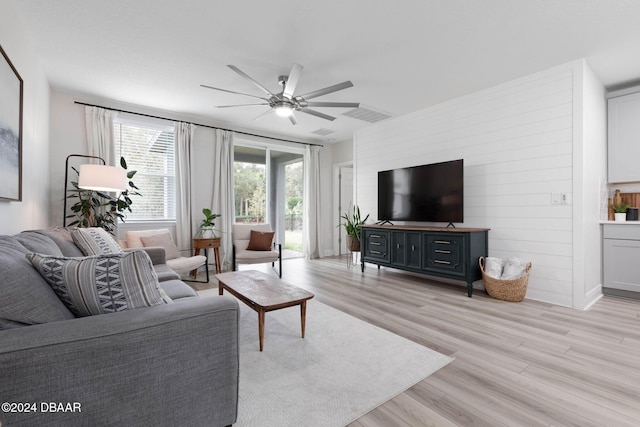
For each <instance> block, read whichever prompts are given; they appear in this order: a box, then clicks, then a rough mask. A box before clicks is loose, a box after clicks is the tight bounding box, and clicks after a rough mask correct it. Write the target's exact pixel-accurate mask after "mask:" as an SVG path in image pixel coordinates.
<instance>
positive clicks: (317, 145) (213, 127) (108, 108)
mask: <svg viewBox="0 0 640 427" xmlns="http://www.w3.org/2000/svg"><path fill="white" fill-rule="evenodd" d="M75 103H76V104H79V105H86V106H87V107H97V108H104V109H105V110H111V111H117V112H119V113H128V114H135V115H138V116H144V117H151V118H152V119H160V120H169V121H172V122H183V123H191V124H192V125H196V126H202V127H205V128H210V129H220V130H226V131H229V132H235V133H240V134H242V135H249V136H257V137H258V138H267V139H273V140H275V141H282V142H292V143H294V144H303V145H312V146H315V147H324V146H323V145H322V144H314V143H312V142H298V141H291V140H290V139H284V138H276V137H273V136H264V135H257V134H255V133H249V132H242V131H239V130H233V129H225V128H221V127H217V126H211V125H203V124H201V123H194V122H185V121H184V120H176V119H170V118H167V117H161V116H153V115H151V114H144V113H136V112H135V111H127V110H120V109H118V108H110V107H103V106H102V105H95V104H87V103H86V102H80V101H75Z"/></svg>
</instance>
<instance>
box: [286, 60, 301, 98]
mask: <svg viewBox="0 0 640 427" xmlns="http://www.w3.org/2000/svg"><path fill="white" fill-rule="evenodd" d="M301 74H302V65H300V64H295V63H294V64H293V65H292V66H291V71H289V77H288V78H287V83H286V84H285V85H284V91H283V92H282V96H284V97H286V98H289V99H292V98H293V92H294V91H295V90H296V86H297V85H298V81H299V80H300V75H301Z"/></svg>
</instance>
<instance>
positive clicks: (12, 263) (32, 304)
mask: <svg viewBox="0 0 640 427" xmlns="http://www.w3.org/2000/svg"><path fill="white" fill-rule="evenodd" d="M21 237H22V239H21V240H22V241H25V240H29V241H30V243H32V247H35V246H40V245H39V243H38V244H36V243H35V242H36V239H31V238H28V239H27V238H26V237H25V236H21ZM29 252H31V249H29V248H26V247H25V246H23V245H22V244H21V242H20V241H19V240H18V239H17V238H16V237H11V236H0V278H1V279H0V330H1V329H9V328H16V327H20V326H28V325H37V324H40V323H48V322H56V321H60V320H68V319H73V318H74V316H73V314H72V313H71V312H70V311H69V310H68V309H67V308H66V307H65V306H64V304H62V302H61V301H60V299H59V298H58V297H57V296H56V294H55V293H54V292H53V290H52V289H51V287H50V286H49V285H48V284H47V282H46V281H45V280H44V279H43V278H42V277H41V276H40V274H38V272H37V271H36V270H35V269H34V268H33V266H32V265H31V263H30V262H29V261H28V260H27V258H25V254H27V253H29ZM36 302H37V303H36Z"/></svg>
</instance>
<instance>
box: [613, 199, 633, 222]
mask: <svg viewBox="0 0 640 427" xmlns="http://www.w3.org/2000/svg"><path fill="white" fill-rule="evenodd" d="M630 206H631V205H630V204H629V203H625V202H619V203H613V204H612V205H611V209H613V212H614V217H615V220H616V221H618V222H621V221H626V220H627V211H628V210H629V207H630Z"/></svg>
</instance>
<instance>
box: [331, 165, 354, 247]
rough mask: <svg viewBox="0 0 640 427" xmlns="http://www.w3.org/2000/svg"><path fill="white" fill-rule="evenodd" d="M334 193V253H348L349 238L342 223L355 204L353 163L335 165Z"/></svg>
mask: <svg viewBox="0 0 640 427" xmlns="http://www.w3.org/2000/svg"><path fill="white" fill-rule="evenodd" d="M333 183H334V184H333V187H334V188H333V194H334V221H333V222H334V226H335V227H334V232H333V235H334V239H333V253H334V255H339V256H341V255H343V254H347V253H348V251H347V239H346V235H345V232H344V227H342V226H340V224H342V221H343V220H342V218H341V217H342V215H344V214H345V213H346V212H347V210H348V209H349V207H350V206H352V205H353V163H351V162H347V163H338V164H335V165H334V167H333Z"/></svg>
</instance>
